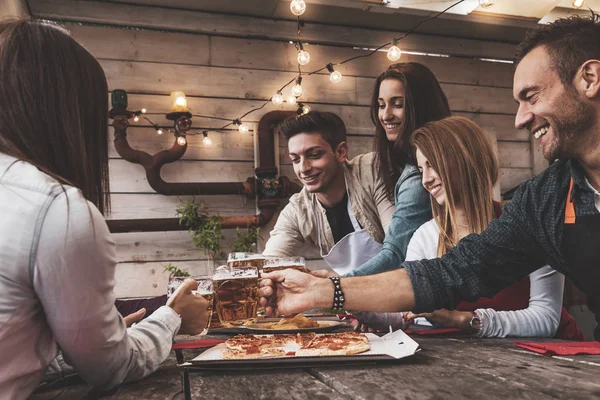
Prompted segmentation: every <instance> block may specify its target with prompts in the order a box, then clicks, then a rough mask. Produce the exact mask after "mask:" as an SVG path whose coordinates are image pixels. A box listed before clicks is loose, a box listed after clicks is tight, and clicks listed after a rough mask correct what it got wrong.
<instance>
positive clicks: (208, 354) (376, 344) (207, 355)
mask: <svg viewBox="0 0 600 400" xmlns="http://www.w3.org/2000/svg"><path fill="white" fill-rule="evenodd" d="M365 335H366V336H367V338H369V345H370V346H371V349H370V350H369V351H365V352H364V353H360V354H353V355H350V356H346V357H361V356H373V355H388V356H390V357H393V358H403V357H408V356H411V355H413V354H415V352H416V351H417V349H418V348H419V344H418V343H417V342H415V341H414V340H412V339H411V338H410V337H409V336H408V335H407V334H406V333H404V332H403V331H401V330H397V331H396V332H391V333H388V334H387V335H385V336H382V337H379V336H377V335H375V334H373V333H365ZM257 336H261V335H257ZM264 336H270V335H264ZM226 348H227V347H226V346H225V343H221V344H219V345H217V346H215V347H213V348H211V349H208V350H206V351H205V352H203V353H202V354H200V355H199V356H198V357H196V358H194V359H193V360H191V362H198V361H217V360H223V357H222V356H221V350H223V349H226ZM299 348H300V346H299V345H297V344H295V343H288V344H287V345H286V346H285V347H284V349H285V351H286V352H293V351H297V350H298V349H299ZM321 357H328V356H321ZM270 358H279V359H281V358H301V357H300V356H281V357H270ZM261 359H264V358H261ZM240 361H243V360H240Z"/></svg>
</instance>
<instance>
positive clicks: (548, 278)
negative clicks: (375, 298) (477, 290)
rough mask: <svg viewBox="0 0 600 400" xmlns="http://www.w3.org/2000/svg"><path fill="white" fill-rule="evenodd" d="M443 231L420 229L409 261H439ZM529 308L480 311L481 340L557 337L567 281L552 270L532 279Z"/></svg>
mask: <svg viewBox="0 0 600 400" xmlns="http://www.w3.org/2000/svg"><path fill="white" fill-rule="evenodd" d="M439 232H440V231H439V229H438V226H437V224H436V223H435V221H434V220H433V219H432V220H430V221H428V222H426V223H425V224H423V225H422V226H421V227H420V228H419V229H417V230H416V231H415V233H414V235H413V237H412V239H411V240H410V242H409V244H408V249H407V252H406V253H407V254H406V261H414V260H423V259H431V258H437V247H438V239H439ZM529 281H530V289H529V307H527V308H525V309H523V310H516V311H496V310H493V309H491V308H486V309H478V310H477V311H478V313H479V314H480V316H481V325H482V329H481V331H480V332H479V336H481V337H506V336H518V337H553V336H554V335H555V334H556V331H557V329H558V325H559V322H560V314H561V310H562V297H563V286H564V283H565V277H564V276H563V275H562V274H560V273H558V272H556V271H555V270H554V269H552V268H550V266H545V267H542V268H540V269H538V270H537V271H535V272H533V273H532V274H530V275H529Z"/></svg>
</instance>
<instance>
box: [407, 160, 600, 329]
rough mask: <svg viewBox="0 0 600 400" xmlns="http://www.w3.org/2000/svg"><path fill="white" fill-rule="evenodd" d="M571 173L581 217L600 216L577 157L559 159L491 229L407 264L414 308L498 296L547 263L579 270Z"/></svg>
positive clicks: (518, 194) (434, 307)
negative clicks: (567, 230)
mask: <svg viewBox="0 0 600 400" xmlns="http://www.w3.org/2000/svg"><path fill="white" fill-rule="evenodd" d="M571 177H573V181H574V185H573V191H572V194H571V195H572V196H573V199H574V203H575V210H576V214H577V216H585V215H592V214H598V210H597V209H596V207H595V205H594V192H593V191H592V190H591V188H590V187H589V186H588V185H587V183H586V181H585V176H584V174H583V170H582V169H581V166H580V165H579V164H578V163H577V162H576V161H575V160H569V161H557V162H555V163H554V164H553V165H552V166H550V167H549V168H548V169H546V170H545V171H544V172H542V173H541V174H540V175H538V176H536V177H534V178H533V179H531V180H529V181H527V182H525V183H524V184H522V185H521V187H519V189H518V190H517V192H516V193H515V196H514V198H513V200H512V201H511V202H510V203H508V204H507V205H506V206H505V207H504V211H503V213H502V216H501V217H500V218H499V219H496V220H494V221H492V222H491V223H490V225H489V227H488V229H487V230H485V232H483V233H481V234H471V235H469V236H467V237H465V238H464V239H463V240H461V241H460V243H459V245H458V246H456V247H455V248H453V249H452V250H451V251H450V252H449V253H448V254H446V255H444V256H443V257H442V258H437V259H433V260H422V261H412V262H405V263H404V264H402V266H403V267H404V268H406V270H407V272H408V275H409V277H410V280H411V282H412V286H413V290H414V294H415V302H416V305H415V309H414V311H415V312H418V313H420V312H429V311H432V310H437V309H441V308H446V309H454V307H455V306H456V305H457V304H458V303H459V302H460V301H462V300H466V301H475V300H476V299H478V298H480V297H492V296H493V295H494V294H495V293H497V292H499V291H500V290H501V289H503V288H504V287H506V286H508V285H509V284H510V283H513V282H516V281H518V280H520V279H522V278H523V277H524V276H526V275H528V274H530V273H531V272H533V271H535V270H537V269H538V268H540V267H542V266H543V265H545V264H549V265H550V266H551V267H553V268H554V269H556V270H557V271H559V272H562V273H563V274H564V275H565V276H566V277H569V276H570V275H571V274H572V273H573V271H572V270H571V269H570V268H569V265H568V264H567V263H566V261H565V257H564V254H563V251H562V242H563V230H564V219H565V205H566V201H567V195H568V191H569V182H570V178H571ZM591 267H597V266H595V265H594V266H590V268H591ZM598 284H599V285H600V282H598ZM594 311H595V312H597V313H598V314H597V315H596V319H598V318H600V312H599V311H598V310H594Z"/></svg>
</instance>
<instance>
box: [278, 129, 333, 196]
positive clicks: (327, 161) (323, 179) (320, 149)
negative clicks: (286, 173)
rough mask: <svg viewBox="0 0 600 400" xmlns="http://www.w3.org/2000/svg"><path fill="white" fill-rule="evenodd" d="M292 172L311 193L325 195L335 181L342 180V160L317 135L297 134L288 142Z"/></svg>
mask: <svg viewBox="0 0 600 400" xmlns="http://www.w3.org/2000/svg"><path fill="white" fill-rule="evenodd" d="M288 150H289V156H290V159H291V160H292V164H293V166H294V172H295V173H296V176H297V177H298V179H300V182H302V184H303V185H304V186H305V187H306V190H308V191H309V192H311V193H326V192H327V190H328V189H329V188H330V187H331V186H332V182H334V181H335V180H336V179H343V170H342V164H343V159H341V160H340V159H339V158H338V157H337V155H336V153H335V152H334V150H333V149H332V148H331V146H330V145H329V143H327V141H326V140H325V139H323V137H322V136H321V135H320V134H318V133H299V134H297V135H294V136H292V137H291V138H290V140H289V141H288Z"/></svg>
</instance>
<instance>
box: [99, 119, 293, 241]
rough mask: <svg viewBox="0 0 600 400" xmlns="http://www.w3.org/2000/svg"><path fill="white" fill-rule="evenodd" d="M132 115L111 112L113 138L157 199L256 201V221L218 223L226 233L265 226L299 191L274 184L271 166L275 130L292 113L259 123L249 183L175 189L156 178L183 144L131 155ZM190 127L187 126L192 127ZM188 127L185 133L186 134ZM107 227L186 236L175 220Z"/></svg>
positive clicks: (178, 185)
mask: <svg viewBox="0 0 600 400" xmlns="http://www.w3.org/2000/svg"><path fill="white" fill-rule="evenodd" d="M131 115H132V113H131V112H130V111H128V110H125V109H115V108H113V109H111V111H110V117H111V118H113V124H112V125H113V127H114V132H115V139H114V144H115V149H116V150H117V153H119V155H120V156H121V157H123V159H125V160H127V161H129V162H132V163H135V164H140V165H142V166H143V167H144V169H145V170H146V178H147V180H148V183H149V184H150V186H151V187H152V188H153V189H154V190H155V191H156V192H157V193H160V194H163V195H166V196H174V195H223V194H239V195H245V196H247V197H250V198H252V197H255V196H258V208H259V210H260V212H259V213H258V214H257V215H249V216H239V217H238V216H233V217H221V226H222V227H223V228H225V229H228V228H236V227H241V228H247V227H250V226H265V225H266V224H267V223H268V222H269V221H270V220H271V219H272V218H273V216H274V215H275V212H276V210H277V208H278V207H279V204H280V200H281V199H282V198H285V197H288V196H291V195H292V194H294V193H297V192H299V191H300V190H301V187H300V186H299V185H297V184H296V183H294V182H292V181H290V180H289V179H288V178H287V177H279V178H278V177H277V173H278V171H277V167H276V166H275V139H274V133H273V129H274V127H275V125H276V124H277V123H279V122H280V121H282V120H283V119H284V118H287V117H289V116H292V115H295V113H294V112H292V111H271V112H269V113H267V114H265V115H264V116H263V117H262V118H261V119H260V121H259V124H258V129H257V135H258V147H259V165H258V167H257V168H256V169H255V174H256V177H249V178H248V179H247V180H246V181H245V182H185V183H179V182H166V181H164V180H163V179H162V177H161V176H160V170H161V168H162V166H163V165H165V164H167V163H171V162H174V161H177V160H179V159H180V158H181V157H182V156H183V154H185V150H186V149H187V143H185V144H184V145H180V144H179V143H177V140H175V143H174V144H173V146H172V147H171V148H170V149H168V150H163V151H160V152H158V153H156V154H154V155H150V154H148V153H146V152H144V151H141V150H136V149H133V148H132V147H131V146H130V145H129V143H128V141H127V128H128V126H129V121H128V119H129V118H130V117H131ZM175 123H176V124H177V123H178V122H177V121H176V122H175ZM189 126H191V123H190V124H189ZM189 126H188V128H187V129H189ZM107 224H108V227H109V229H110V231H111V232H113V233H121V232H133V231H138V232H153V231H176V230H187V228H186V227H183V226H181V225H179V220H178V219H177V218H154V219H134V220H107Z"/></svg>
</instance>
